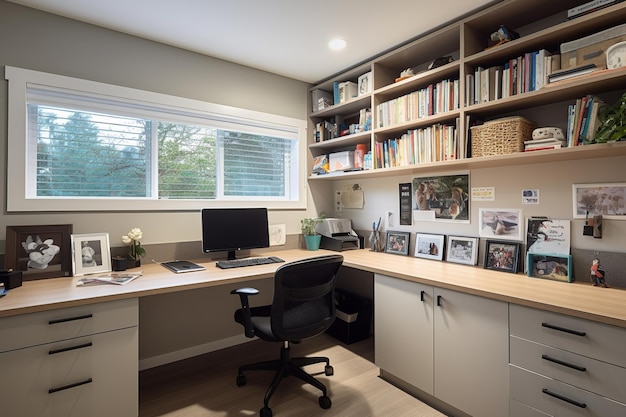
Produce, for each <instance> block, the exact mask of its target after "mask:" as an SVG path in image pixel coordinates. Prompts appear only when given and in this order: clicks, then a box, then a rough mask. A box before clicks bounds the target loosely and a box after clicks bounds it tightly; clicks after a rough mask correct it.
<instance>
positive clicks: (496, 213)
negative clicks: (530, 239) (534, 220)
mask: <svg viewBox="0 0 626 417" xmlns="http://www.w3.org/2000/svg"><path fill="white" fill-rule="evenodd" d="M523 230H524V219H523V218H522V210H520V209H492V208H481V209H479V210H478V231H479V236H480V237H485V238H497V239H499V240H517V241H521V240H522V232H523Z"/></svg>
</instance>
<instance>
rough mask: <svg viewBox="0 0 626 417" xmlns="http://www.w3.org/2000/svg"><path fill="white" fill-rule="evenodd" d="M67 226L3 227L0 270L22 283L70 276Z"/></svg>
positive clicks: (69, 232) (70, 246) (70, 229)
mask: <svg viewBox="0 0 626 417" xmlns="http://www.w3.org/2000/svg"><path fill="white" fill-rule="evenodd" d="M72 228H73V226H72V225H71V224H53V225H41V226H7V228H6V251H5V252H6V253H5V257H4V268H5V269H13V270H15V271H22V280H23V281H33V280H37V279H44V278H56V277H70V276H72V245H71V238H70V236H71V235H72Z"/></svg>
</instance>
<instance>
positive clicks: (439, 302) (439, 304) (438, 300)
mask: <svg viewBox="0 0 626 417" xmlns="http://www.w3.org/2000/svg"><path fill="white" fill-rule="evenodd" d="M442 301H443V297H442V296H440V295H438V296H437V307H441V302H442Z"/></svg>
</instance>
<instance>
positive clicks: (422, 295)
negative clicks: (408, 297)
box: [420, 291, 426, 301]
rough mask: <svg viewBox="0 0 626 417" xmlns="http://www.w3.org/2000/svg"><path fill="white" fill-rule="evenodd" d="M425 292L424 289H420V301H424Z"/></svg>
mask: <svg viewBox="0 0 626 417" xmlns="http://www.w3.org/2000/svg"><path fill="white" fill-rule="evenodd" d="M425 295H426V293H425V292H424V291H420V301H424V296H425Z"/></svg>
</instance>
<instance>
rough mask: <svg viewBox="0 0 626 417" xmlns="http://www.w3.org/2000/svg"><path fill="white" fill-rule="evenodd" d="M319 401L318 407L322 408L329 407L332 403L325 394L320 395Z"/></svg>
mask: <svg viewBox="0 0 626 417" xmlns="http://www.w3.org/2000/svg"><path fill="white" fill-rule="evenodd" d="M319 403H320V407H322V408H323V409H324V410H326V409H327V408H330V406H331V405H333V403H332V402H331V401H330V398H329V397H327V396H326V395H323V396H321V397H320V399H319Z"/></svg>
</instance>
